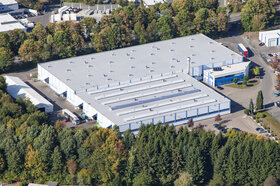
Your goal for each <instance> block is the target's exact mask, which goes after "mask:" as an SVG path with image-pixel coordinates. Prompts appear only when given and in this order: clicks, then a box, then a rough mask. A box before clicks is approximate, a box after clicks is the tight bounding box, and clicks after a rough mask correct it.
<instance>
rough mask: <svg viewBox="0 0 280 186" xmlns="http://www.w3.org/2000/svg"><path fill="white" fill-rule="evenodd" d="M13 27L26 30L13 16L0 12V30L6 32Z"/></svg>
mask: <svg viewBox="0 0 280 186" xmlns="http://www.w3.org/2000/svg"><path fill="white" fill-rule="evenodd" d="M14 29H20V30H23V31H24V32H26V27H25V26H23V25H22V24H21V23H20V22H19V21H18V20H16V19H15V18H14V17H13V16H11V15H10V14H0V32H8V31H10V30H14Z"/></svg>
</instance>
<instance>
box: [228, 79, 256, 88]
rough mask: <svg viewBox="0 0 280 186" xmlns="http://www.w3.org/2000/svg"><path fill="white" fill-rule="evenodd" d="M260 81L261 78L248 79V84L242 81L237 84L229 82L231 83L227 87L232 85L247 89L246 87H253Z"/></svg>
mask: <svg viewBox="0 0 280 186" xmlns="http://www.w3.org/2000/svg"><path fill="white" fill-rule="evenodd" d="M259 83H260V81H259V80H256V79H251V80H249V81H248V83H247V86H244V85H242V82H238V83H237V84H234V83H232V84H229V85H226V86H227V87H232V88H239V89H245V88H250V87H253V86H256V85H258V84H259Z"/></svg>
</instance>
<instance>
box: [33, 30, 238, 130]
mask: <svg viewBox="0 0 280 186" xmlns="http://www.w3.org/2000/svg"><path fill="white" fill-rule="evenodd" d="M242 62H243V57H242V56H240V55H239V54H237V53H235V52H233V51H231V50H229V49H228V48H226V47H224V46H222V45H220V44H219V43H217V42H216V41H214V40H212V39H210V38H208V37H206V36H205V35H203V34H197V35H192V36H186V37H181V38H176V39H170V40H165V41H159V42H154V43H149V44H144V45H138V46H133V47H127V48H122V49H117V50H112V51H107V52H101V53H96V54H90V55H85V56H79V57H74V58H69V59H63V60H57V61H53V62H48V63H44V64H38V78H39V80H41V81H43V82H45V83H47V84H48V85H49V87H50V88H52V89H53V90H54V91H55V92H56V93H57V94H59V95H61V96H64V97H66V99H67V100H68V101H69V102H70V103H71V104H73V105H74V106H75V107H79V108H81V109H83V112H84V113H85V115H86V116H87V117H88V118H91V119H92V118H94V119H97V122H99V124H100V126H101V127H112V126H113V125H118V126H119V127H120V131H121V132H123V131H125V130H126V129H128V128H130V129H131V130H133V131H136V130H137V129H138V128H139V127H140V125H142V124H147V123H158V122H163V123H166V122H168V123H173V124H174V125H179V124H185V123H187V121H188V120H189V119H190V118H193V119H194V120H202V119H206V118H210V117H214V116H216V115H217V114H220V115H223V114H228V113H230V102H231V101H230V100H229V99H227V98H226V97H224V96H222V95H220V94H218V93H217V92H215V91H214V90H213V89H211V88H209V87H207V86H205V85H203V84H202V83H201V82H199V81H198V80H202V78H203V72H204V71H205V70H207V69H212V68H214V67H222V66H227V65H232V64H237V63H242ZM193 77H195V78H193Z"/></svg>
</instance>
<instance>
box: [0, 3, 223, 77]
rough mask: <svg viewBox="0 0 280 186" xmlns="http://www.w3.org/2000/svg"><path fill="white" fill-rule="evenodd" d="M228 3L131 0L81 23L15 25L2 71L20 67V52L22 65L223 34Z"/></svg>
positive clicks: (1, 44) (0, 36)
mask: <svg viewBox="0 0 280 186" xmlns="http://www.w3.org/2000/svg"><path fill="white" fill-rule="evenodd" d="M225 11H226V10H225V8H218V7H217V1H216V0H215V1H212V0H203V1H195V0H192V3H191V4H188V3H186V2H185V1H182V2H180V3H179V2H176V1H174V3H172V4H168V3H164V4H157V5H156V6H152V7H148V8H147V7H144V6H138V7H137V6H136V5H135V4H130V5H128V6H124V7H122V8H119V9H117V10H115V11H114V12H113V13H112V14H111V15H107V16H104V17H102V19H101V21H100V22H99V23H98V24H96V21H95V20H94V19H93V18H85V19H83V21H81V22H79V23H74V22H62V23H56V24H55V23H49V24H47V25H46V26H45V27H43V26H42V24H40V23H38V24H36V26H35V27H34V29H33V30H32V32H30V33H24V32H22V31H20V30H13V31H9V32H7V33H0V72H6V71H8V70H14V69H15V67H16V66H17V65H16V64H18V63H16V64H15V63H14V57H16V56H20V57H21V59H22V60H23V63H22V64H21V65H27V66H28V64H30V65H32V64H33V65H34V63H38V62H44V61H50V60H55V59H61V58H67V57H73V56H77V55H82V54H87V53H93V52H101V51H106V50H112V49H116V48H121V47H127V46H132V45H137V44H143V43H148V42H153V41H159V40H166V39H171V38H174V37H179V36H186V35H190V34H197V33H204V34H206V35H208V36H218V35H222V34H223V33H225V31H226V23H227V16H226V12H225Z"/></svg>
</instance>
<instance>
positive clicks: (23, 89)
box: [4, 76, 53, 113]
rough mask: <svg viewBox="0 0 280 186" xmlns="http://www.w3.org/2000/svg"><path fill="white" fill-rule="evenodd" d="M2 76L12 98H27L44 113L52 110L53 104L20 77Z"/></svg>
mask: <svg viewBox="0 0 280 186" xmlns="http://www.w3.org/2000/svg"><path fill="white" fill-rule="evenodd" d="M4 78H5V80H6V84H7V91H8V93H9V94H10V95H11V96H12V97H13V98H15V99H16V98H18V97H21V98H22V99H29V100H30V101H31V103H33V105H35V106H36V107H37V108H38V109H39V110H41V111H43V112H46V113H51V112H53V104H51V103H50V102H49V101H48V100H46V99H45V98H44V97H42V96H41V95H40V94H38V93H37V92H36V91H35V90H33V89H32V88H31V87H30V86H28V85H27V84H26V83H24V82H23V81H22V80H21V79H19V78H18V77H14V76H4Z"/></svg>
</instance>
